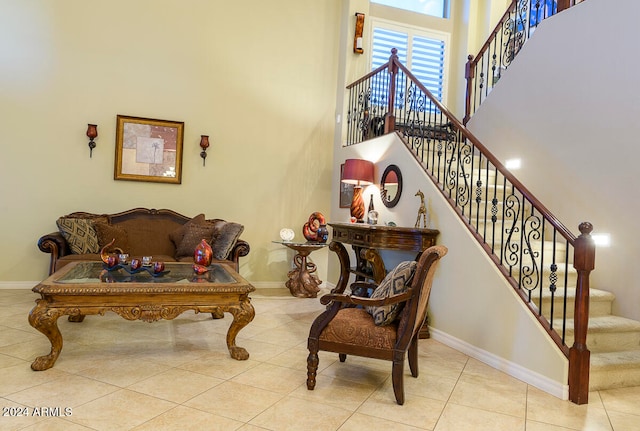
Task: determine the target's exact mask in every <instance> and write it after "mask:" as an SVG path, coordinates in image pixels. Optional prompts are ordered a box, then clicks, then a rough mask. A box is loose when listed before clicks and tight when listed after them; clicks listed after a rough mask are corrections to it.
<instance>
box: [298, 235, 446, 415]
mask: <svg viewBox="0 0 640 431" xmlns="http://www.w3.org/2000/svg"><path fill="white" fill-rule="evenodd" d="M446 254H447V248H446V247H444V246H441V245H436V246H432V247H429V248H428V249H426V250H425V251H424V252H423V253H422V255H421V256H420V259H419V260H418V264H417V267H416V269H415V272H414V274H413V277H412V279H411V280H412V281H411V285H410V286H409V288H408V290H406V291H405V292H403V293H398V294H391V295H390V296H387V297H384V298H375V299H371V298H360V297H357V296H350V295H345V294H336V293H331V294H328V295H324V296H323V297H322V298H320V302H321V303H322V304H324V305H327V304H328V307H327V310H326V311H325V312H323V313H322V314H320V315H319V316H318V317H317V318H316V319H315V320H314V322H313V324H312V325H311V330H310V331H309V339H308V349H309V356H308V358H307V389H309V390H313V389H314V388H315V385H316V372H317V369H318V363H319V361H318V351H319V350H324V351H328V352H335V353H338V354H339V358H340V362H344V361H345V360H346V358H347V355H348V354H349V355H356V356H364V357H369V358H376V359H384V360H388V361H392V362H393V365H392V373H391V374H392V382H393V392H394V395H395V397H396V402H397V403H398V404H400V405H402V404H404V386H403V374H404V360H405V354H407V352H408V358H409V368H410V369H411V375H412V376H413V377H418V335H419V331H420V327H421V326H422V323H423V321H424V319H425V317H426V314H427V304H428V302H429V294H430V293H431V286H432V283H433V276H434V274H435V270H436V267H437V263H438V262H439V260H440V259H441V258H442V257H443V256H444V255H446ZM361 287H362V286H361ZM392 304H404V306H403V307H402V309H401V310H400V314H399V315H398V317H397V318H396V319H395V320H394V321H393V322H391V323H390V324H387V325H376V324H375V322H374V318H373V316H372V315H371V314H369V312H367V311H366V309H365V308H363V307H368V306H376V307H380V306H388V305H392ZM357 305H360V306H362V307H355V306H357Z"/></svg>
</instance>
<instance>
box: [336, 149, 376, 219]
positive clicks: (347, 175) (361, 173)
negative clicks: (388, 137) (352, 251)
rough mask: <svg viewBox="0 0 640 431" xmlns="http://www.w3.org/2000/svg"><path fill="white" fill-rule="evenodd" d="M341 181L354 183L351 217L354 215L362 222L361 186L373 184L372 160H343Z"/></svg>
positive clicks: (362, 201)
mask: <svg viewBox="0 0 640 431" xmlns="http://www.w3.org/2000/svg"><path fill="white" fill-rule="evenodd" d="M341 181H342V182H343V183H346V184H354V185H355V187H354V188H353V198H352V199H351V217H354V218H355V219H356V221H357V222H358V223H363V222H364V200H363V199H362V186H368V185H369V184H373V162H370V161H369V160H361V159H347V160H345V162H344V169H343V171H342V179H341Z"/></svg>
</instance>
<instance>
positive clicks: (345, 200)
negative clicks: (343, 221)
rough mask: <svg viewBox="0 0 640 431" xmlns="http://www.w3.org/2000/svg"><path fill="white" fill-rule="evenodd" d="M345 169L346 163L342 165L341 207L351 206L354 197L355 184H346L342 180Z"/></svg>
mask: <svg viewBox="0 0 640 431" xmlns="http://www.w3.org/2000/svg"><path fill="white" fill-rule="evenodd" d="M343 171H344V163H343V164H341V165H340V208H350V207H351V200H352V199H353V188H354V185H353V184H345V183H343V182H342V174H343Z"/></svg>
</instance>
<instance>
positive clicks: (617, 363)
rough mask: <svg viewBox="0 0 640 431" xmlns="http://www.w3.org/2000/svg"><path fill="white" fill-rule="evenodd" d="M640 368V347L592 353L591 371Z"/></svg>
mask: <svg viewBox="0 0 640 431" xmlns="http://www.w3.org/2000/svg"><path fill="white" fill-rule="evenodd" d="M622 368H640V349H638V350H623V351H620V352H603V353H592V354H591V371H598V370H605V369H609V370H613V369H622Z"/></svg>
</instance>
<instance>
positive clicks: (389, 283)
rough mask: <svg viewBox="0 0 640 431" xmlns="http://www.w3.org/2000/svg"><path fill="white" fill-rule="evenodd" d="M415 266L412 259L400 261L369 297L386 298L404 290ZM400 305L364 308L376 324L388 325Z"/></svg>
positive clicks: (399, 308) (396, 313)
mask: <svg viewBox="0 0 640 431" xmlns="http://www.w3.org/2000/svg"><path fill="white" fill-rule="evenodd" d="M416 266H417V263H416V261H414V260H408V261H405V262H400V263H399V264H398V266H396V267H395V268H394V269H393V270H392V271H391V272H389V273H388V274H387V275H386V277H385V278H384V280H382V282H381V283H380V284H379V285H378V287H376V289H375V290H374V291H373V293H372V294H371V298H386V297H389V296H392V295H399V294H401V293H404V292H406V291H407V289H408V288H409V283H410V280H411V277H412V276H413V273H414V272H415V270H416ZM402 305H403V304H400V303H398V304H391V305H383V306H381V307H366V310H367V312H368V313H370V314H371V315H372V316H373V320H374V321H375V323H376V325H388V324H389V323H391V322H393V321H394V320H395V318H396V316H397V315H398V313H399V312H400V310H401V309H402Z"/></svg>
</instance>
